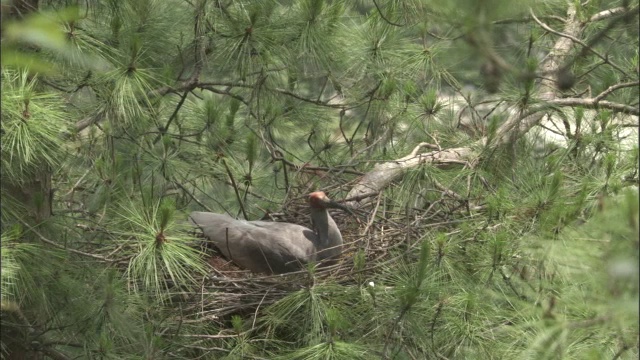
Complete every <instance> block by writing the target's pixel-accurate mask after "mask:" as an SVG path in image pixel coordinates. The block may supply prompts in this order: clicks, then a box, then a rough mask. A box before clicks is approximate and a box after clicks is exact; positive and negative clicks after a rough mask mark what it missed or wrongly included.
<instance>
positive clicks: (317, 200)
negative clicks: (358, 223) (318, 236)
mask: <svg viewBox="0 0 640 360" xmlns="http://www.w3.org/2000/svg"><path fill="white" fill-rule="evenodd" d="M309 206H311V207H312V208H314V209H327V208H334V209H341V210H345V211H349V210H348V209H347V208H346V207H345V206H344V205H341V204H338V203H337V202H335V201H332V200H331V199H329V197H327V194H325V193H324V192H322V191H315V192H312V193H311V194H309Z"/></svg>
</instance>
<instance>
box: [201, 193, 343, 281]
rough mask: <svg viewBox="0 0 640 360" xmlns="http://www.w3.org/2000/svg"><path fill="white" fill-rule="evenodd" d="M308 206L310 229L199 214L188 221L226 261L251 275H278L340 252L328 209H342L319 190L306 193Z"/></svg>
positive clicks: (335, 226)
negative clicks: (311, 223)
mask: <svg viewBox="0 0 640 360" xmlns="http://www.w3.org/2000/svg"><path fill="white" fill-rule="evenodd" d="M309 206H310V209H311V220H312V222H313V230H312V229H308V228H306V227H304V226H301V225H297V224H290V223H281V222H271V221H246V220H236V219H234V218H232V217H230V216H228V215H225V214H215V213H209V212H199V211H196V212H193V213H191V215H190V218H191V221H192V222H193V223H194V224H195V225H196V226H197V227H199V228H200V229H201V230H202V232H203V234H204V236H205V238H207V239H208V240H209V241H211V242H213V244H214V245H215V246H216V248H218V249H219V250H220V251H221V252H222V254H223V255H224V256H225V257H226V258H227V259H229V260H232V261H233V262H235V263H236V264H237V265H239V266H241V267H243V268H245V269H248V270H251V271H252V272H256V273H267V274H281V273H286V272H291V271H296V270H299V269H300V267H301V266H303V265H304V264H306V263H308V262H310V261H316V262H320V261H323V260H325V261H326V260H329V261H331V260H335V258H336V257H337V256H339V255H340V254H341V253H342V235H341V234H340V230H339V229H338V226H337V225H336V223H335V222H334V221H333V219H332V218H331V216H330V215H329V212H328V211H327V209H328V208H342V209H344V207H342V206H341V205H339V204H337V203H335V202H333V201H331V200H330V199H329V198H328V197H327V196H326V195H325V194H324V193H323V192H322V191H316V192H314V193H311V194H309Z"/></svg>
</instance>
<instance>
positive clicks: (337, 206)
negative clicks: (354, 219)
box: [325, 198, 355, 216]
mask: <svg viewBox="0 0 640 360" xmlns="http://www.w3.org/2000/svg"><path fill="white" fill-rule="evenodd" d="M325 206H326V207H328V208H333V209H340V210H343V211H345V212H348V213H349V214H351V215H354V216H355V213H354V212H353V210H351V209H350V208H348V207H346V206H344V205H342V204H340V203H337V202H335V201H333V200H329V199H328V198H326V201H325Z"/></svg>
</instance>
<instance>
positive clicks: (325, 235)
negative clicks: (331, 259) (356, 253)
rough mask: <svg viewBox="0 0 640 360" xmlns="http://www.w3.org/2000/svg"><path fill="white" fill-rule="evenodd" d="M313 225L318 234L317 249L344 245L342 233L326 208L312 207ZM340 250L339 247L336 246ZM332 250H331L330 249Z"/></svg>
mask: <svg viewBox="0 0 640 360" xmlns="http://www.w3.org/2000/svg"><path fill="white" fill-rule="evenodd" d="M311 211H312V212H313V214H312V218H313V227H314V230H315V231H316V234H317V235H318V237H317V239H318V241H317V244H316V246H317V248H318V249H317V250H323V249H327V248H333V247H337V246H339V245H342V235H341V234H340V230H338V226H337V225H336V223H335V222H334V221H333V219H332V218H331V216H330V215H329V212H328V211H327V210H326V209H312V210H311ZM336 250H337V251H338V252H339V248H336ZM329 252H331V250H329Z"/></svg>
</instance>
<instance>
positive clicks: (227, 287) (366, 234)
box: [187, 196, 452, 325]
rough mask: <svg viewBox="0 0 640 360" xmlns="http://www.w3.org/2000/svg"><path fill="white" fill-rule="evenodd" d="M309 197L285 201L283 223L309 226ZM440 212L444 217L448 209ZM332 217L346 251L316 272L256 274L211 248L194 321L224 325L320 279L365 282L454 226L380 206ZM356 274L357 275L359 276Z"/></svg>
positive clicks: (336, 214)
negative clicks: (360, 260) (430, 235)
mask: <svg viewBox="0 0 640 360" xmlns="http://www.w3.org/2000/svg"><path fill="white" fill-rule="evenodd" d="M305 199H306V198H305V197H303V196H301V197H299V198H297V199H296V201H291V202H290V203H287V204H285V205H284V206H283V211H282V213H281V214H282V216H281V217H280V218H278V221H284V222H291V223H297V224H301V225H304V226H307V227H310V226H311V220H310V217H309V209H308V204H307V203H306V201H304V200H305ZM440 214H441V215H439V216H442V214H443V213H442V212H441V213H440ZM331 215H332V217H333V219H334V220H335V221H336V224H337V225H338V227H339V228H340V231H341V233H342V236H343V239H344V241H345V244H344V251H343V254H342V255H341V257H340V259H339V261H338V262H337V263H336V264H333V265H330V266H326V267H319V268H317V269H316V270H315V271H314V274H313V276H311V275H310V273H309V271H308V269H302V270H300V271H297V272H292V273H287V274H280V275H263V274H253V273H251V272H249V271H247V270H242V269H240V268H239V267H237V266H236V265H235V264H233V263H232V262H230V261H229V260H227V259H225V258H224V257H223V256H222V255H221V254H220V253H219V252H217V251H216V250H214V249H211V248H208V249H207V251H206V252H207V254H208V256H209V258H208V259H207V263H208V264H209V266H210V267H211V275H210V276H209V277H208V278H207V279H204V280H203V283H202V284H201V288H200V290H201V291H200V292H199V293H197V294H193V295H194V296H193V298H192V300H194V302H191V304H192V306H191V310H192V311H187V313H191V314H192V319H191V321H203V320H207V321H215V322H219V323H220V325H223V324H224V323H226V322H227V320H228V319H229V317H230V316H231V315H235V314H240V315H242V314H251V315H254V316H255V314H257V313H258V312H259V311H260V309H265V308H266V307H267V306H268V305H270V304H273V303H275V302H277V301H278V300H280V299H281V298H283V297H284V296H286V295H287V294H289V293H291V292H293V291H297V290H300V289H303V288H305V287H307V286H310V285H311V284H314V283H316V284H317V283H318V282H319V281H320V282H321V281H331V282H334V283H338V284H343V285H347V284H356V283H357V282H358V281H365V280H364V279H368V278H370V277H371V276H372V275H373V274H375V273H376V272H378V271H380V270H381V269H382V268H383V267H384V266H385V264H389V262H392V261H395V260H397V258H398V254H403V253H406V251H407V250H409V249H410V248H413V247H415V246H419V243H420V240H421V239H422V238H423V237H424V235H425V234H426V233H427V232H429V231H432V230H434V228H435V227H439V226H447V224H449V225H450V222H448V221H440V222H438V220H443V219H441V218H440V219H439V218H434V217H431V218H430V219H429V221H428V222H424V221H423V220H424V219H425V218H426V217H416V218H415V219H413V220H412V221H407V219H406V216H404V214H400V213H391V212H389V211H388V210H387V211H386V212H385V213H384V214H383V215H384V216H382V214H380V213H378V208H377V206H376V205H375V204H372V205H371V206H370V207H368V208H365V209H359V210H358V213H357V214H356V216H357V218H355V217H354V216H353V215H352V214H346V213H344V212H340V211H335V212H334V211H332V213H331ZM449 215H452V213H450V214H449ZM271 217H272V216H271ZM447 217H448V216H447ZM272 218H273V217H272ZM434 219H435V220H436V221H435V222H436V224H435V225H434V224H433V222H434ZM359 251H362V252H364V255H365V256H364V258H365V259H366V260H365V263H364V266H363V267H361V268H360V269H357V270H356V269H354V256H355V255H356V253H358V252H359ZM356 273H357V274H358V276H355V275H356ZM187 321H189V320H187Z"/></svg>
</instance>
